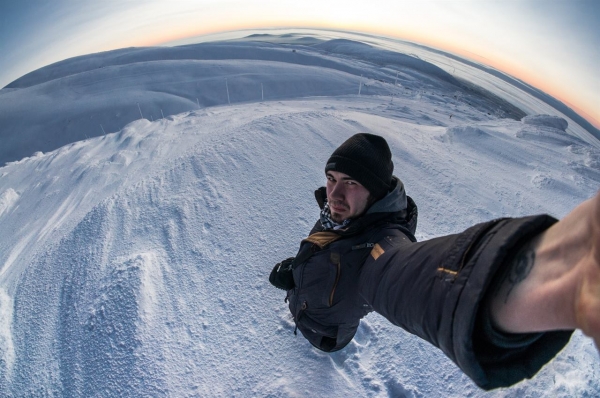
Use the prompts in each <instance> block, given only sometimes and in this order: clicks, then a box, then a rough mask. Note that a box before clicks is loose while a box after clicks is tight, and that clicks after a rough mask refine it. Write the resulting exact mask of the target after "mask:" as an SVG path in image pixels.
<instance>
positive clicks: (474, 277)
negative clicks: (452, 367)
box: [360, 215, 572, 390]
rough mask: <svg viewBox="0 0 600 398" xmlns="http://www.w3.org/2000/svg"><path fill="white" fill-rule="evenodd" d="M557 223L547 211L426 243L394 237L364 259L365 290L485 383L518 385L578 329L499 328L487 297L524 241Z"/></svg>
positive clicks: (380, 308)
mask: <svg viewBox="0 0 600 398" xmlns="http://www.w3.org/2000/svg"><path fill="white" fill-rule="evenodd" d="M555 222H556V219H554V218H552V217H550V216H546V215H540V216H532V217H524V218H516V219H500V220H494V221H490V222H487V223H482V224H478V225H475V226H473V227H471V228H469V229H467V230H466V231H464V232H462V233H460V234H455V235H449V236H445V237H440V238H435V239H431V240H429V241H425V242H419V243H411V242H408V240H406V239H399V238H392V237H386V238H385V239H383V240H382V241H380V242H379V243H378V244H377V245H376V246H375V248H374V249H373V250H372V252H371V255H370V256H369V257H368V259H367V261H366V262H365V264H364V267H363V270H362V272H361V276H360V293H361V295H362V296H363V298H364V299H365V300H366V302H367V303H369V304H370V305H371V306H372V307H373V309H374V310H375V311H376V312H378V313H380V314H381V315H383V316H384V317H386V318H387V319H388V320H389V321H390V322H392V323H393V324H395V325H397V326H400V327H402V328H404V329H405V330H407V331H408V332H410V333H413V334H415V335H417V336H419V337H421V338H423V339H425V340H427V341H429V342H430V343H432V344H433V345H435V346H436V347H438V348H440V349H441V350H442V351H443V352H444V353H445V354H446V355H447V356H448V357H449V358H450V359H452V360H453V361H454V362H455V363H456V364H457V365H458V366H459V367H460V368H461V369H462V371H463V372H465V374H467V375H468V376H469V377H470V378H471V379H472V380H473V381H474V382H475V383H476V384H477V385H478V386H479V387H481V388H483V389H486V390H489V389H493V388H498V387H504V386H509V385H512V384H514V383H517V382H518V381H521V380H523V379H525V378H530V377H532V376H533V375H535V374H536V373H537V372H538V371H539V370H540V369H541V367H542V366H543V365H544V364H546V363H547V362H548V361H549V360H551V359H552V358H553V357H554V356H555V355H556V354H557V353H558V352H559V351H560V350H561V349H562V348H563V347H564V346H565V345H566V344H567V342H568V341H569V339H570V336H571V333H572V331H566V332H565V331H560V332H547V333H535V334H525V335H511V334H502V333H500V334H498V333H496V331H493V330H492V329H491V328H490V327H489V322H488V321H489V319H488V318H489V316H488V314H487V313H486V312H485V311H483V306H481V303H482V302H483V301H484V300H485V294H486V292H487V291H488V289H489V288H490V286H491V285H492V284H493V282H494V275H495V274H496V273H497V272H498V271H499V270H500V269H501V268H502V267H503V265H504V264H506V263H507V261H509V260H510V259H511V257H512V256H513V255H514V253H516V251H517V250H518V249H519V248H520V247H521V245H523V244H524V243H526V242H527V241H529V240H530V239H532V238H533V237H535V236H536V235H538V234H540V233H542V232H543V231H545V230H546V229H547V228H549V227H550V226H551V225H552V224H553V223H555ZM490 353H491V354H490Z"/></svg>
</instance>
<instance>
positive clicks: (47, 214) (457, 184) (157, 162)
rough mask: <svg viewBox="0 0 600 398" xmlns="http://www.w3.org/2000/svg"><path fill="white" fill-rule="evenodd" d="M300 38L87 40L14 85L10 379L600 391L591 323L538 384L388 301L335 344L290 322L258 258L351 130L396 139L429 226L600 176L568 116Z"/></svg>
mask: <svg viewBox="0 0 600 398" xmlns="http://www.w3.org/2000/svg"><path fill="white" fill-rule="evenodd" d="M262 38H263V39H264V37H262ZM255 39H256V38H255ZM277 39H279V40H280V38H277ZM297 39H298V41H299V42H301V43H304V44H295V45H289V44H282V43H278V42H277V40H273V43H264V42H256V41H247V42H243V41H238V42H231V43H213V44H207V45H206V46H205V47H204V48H203V51H204V53H203V54H204V55H203V57H202V59H190V58H186V57H184V56H183V55H182V56H181V57H180V58H181V59H180V60H177V61H175V60H172V59H168V60H167V59H165V60H156V59H155V58H156V57H157V56H158V57H160V55H161V54H167V53H168V51H171V49H126V50H120V51H118V52H111V53H102V54H95V55H91V56H88V57H79V58H77V59H74V60H67V61H64V62H63V63H59V64H57V65H55V66H49V67H47V69H46V70H44V69H42V70H40V71H37V72H35V73H34V74H32V75H31V76H29V77H27V76H26V77H24V78H23V80H22V81H21V83H22V84H20V85H19V84H14V85H13V87H12V88H11V89H10V90H8V91H6V92H5V90H2V91H0V114H1V115H2V116H1V120H2V124H1V125H2V131H1V134H2V138H3V147H2V148H3V152H2V156H3V158H4V159H5V161H8V163H7V164H6V165H5V166H4V167H1V168H0V225H2V228H1V229H0V395H1V396H7V397H31V396H40V397H42V396H43V397H46V396H69V397H77V396H81V397H120V396H136V397H137V396H153V397H160V396H172V397H192V396H202V397H204V396H210V397H231V396H239V397H246V396H272V397H276V396H281V397H284V396H285V397H288V396H314V397H321V396H327V397H331V396H334V397H347V396H365V397H429V396H445V397H465V396H469V397H481V396H486V397H487V396H493V397H513V396H540V397H573V396H581V397H584V396H588V397H592V396H598V395H599V394H600V382H599V380H600V366H599V358H598V352H597V351H596V349H595V347H594V345H593V343H592V341H591V340H590V339H588V338H586V337H584V336H583V335H582V334H581V333H579V332H577V333H575V335H574V336H573V338H572V339H571V342H570V343H569V344H568V346H567V347H566V348H565V349H564V350H563V351H562V352H561V353H560V354H559V355H558V357H557V358H556V359H555V360H553V361H552V362H551V363H549V364H548V365H547V366H546V367H545V368H543V369H542V371H541V372H540V373H539V374H538V375H536V376H535V377H534V378H533V379H532V380H528V381H524V382H522V383H519V384H518V385H516V386H513V387H510V388H506V389H500V390H496V391H493V392H491V393H484V392H483V391H481V390H479V389H478V388H477V387H476V386H475V385H474V384H473V383H472V382H471V381H470V380H469V379H468V378H467V377H466V376H464V375H463V374H462V373H461V371H460V370H458V368H457V367H456V366H455V365H454V364H453V363H452V362H451V361H450V360H448V359H447V358H446V357H444V355H443V354H442V353H441V352H440V351H438V350H437V349H435V348H434V347H432V346H430V345H429V344H427V343H425V342H424V341H422V340H420V339H418V338H417V337H415V336H412V335H410V334H408V333H406V332H404V331H403V330H401V329H399V328H397V327H395V326H393V325H391V324H389V322H387V321H386V320H385V319H384V318H382V317H381V316H378V315H377V314H371V315H369V316H367V317H366V318H365V319H364V320H363V321H362V323H361V325H360V327H359V330H358V333H357V335H356V337H355V339H354V340H353V341H352V342H351V343H350V344H349V345H348V346H347V347H346V348H345V349H343V350H341V351H339V352H336V353H333V354H325V353H322V352H319V351H317V350H315V349H314V348H312V347H311V346H310V344H309V343H308V342H307V341H305V340H304V339H303V338H302V337H301V336H294V334H293V330H294V324H293V321H292V319H291V317H290V314H289V311H288V310H287V307H286V304H285V303H284V301H283V299H284V294H283V293H282V292H281V291H280V290H277V289H275V288H273V287H272V286H271V285H270V284H269V282H268V274H269V272H270V270H271V268H272V266H273V265H274V264H275V263H276V262H278V261H280V260H282V259H284V258H286V257H289V256H292V255H294V254H295V251H296V250H297V247H298V244H299V241H300V240H301V239H302V238H303V237H304V236H305V235H306V234H307V233H308V231H309V230H310V228H311V227H312V225H313V223H314V221H315V219H316V217H317V216H318V208H317V205H316V203H315V202H314V198H313V193H312V192H313V190H314V189H315V188H317V187H318V186H320V185H322V184H323V182H324V175H323V167H324V163H325V161H326V159H327V158H328V156H329V155H330V154H331V152H332V151H333V150H334V149H335V148H336V147H337V146H338V145H339V144H340V143H341V142H343V141H344V140H345V139H346V138H348V137H349V136H351V135H352V134H355V133H359V132H370V133H375V134H379V135H382V136H384V137H385V138H386V139H387V140H388V142H389V144H390V146H391V149H392V153H393V159H394V163H395V174H396V175H397V176H398V177H400V178H401V179H402V180H403V182H404V184H405V186H406V189H407V191H408V194H409V195H411V196H412V197H413V198H414V199H415V201H416V202H417V204H418V206H419V214H420V220H419V227H418V230H417V238H418V239H419V240H424V239H429V238H432V237H435V236H441V235H444V234H449V233H455V232H459V231H461V230H463V229H465V228H467V227H469V226H471V225H472V224H474V223H478V222H482V221H486V220H489V219H491V218H496V217H503V216H522V215H528V214H534V213H542V212H544V213H550V214H552V215H554V216H556V217H562V216H564V215H565V214H567V213H568V212H569V211H570V210H571V209H572V208H573V207H575V206H576V205H577V204H578V203H580V202H581V201H583V200H585V199H587V198H589V197H591V196H593V195H594V193H595V192H596V191H597V190H598V187H599V186H600V150H599V149H598V146H597V145H594V144H590V143H589V142H587V141H586V140H584V139H582V138H581V137H580V136H578V135H577V134H574V133H572V131H573V130H572V129H573V128H577V127H576V126H571V123H570V122H569V123H568V124H569V126H568V128H567V121H566V120H565V118H563V117H562V116H560V114H559V113H558V112H556V113H555V116H547V115H537V116H535V115H530V116H528V117H526V118H525V119H523V120H522V121H521V120H520V117H519V118H517V117H514V118H510V117H509V118H500V117H499V116H498V114H496V113H494V112H493V111H492V110H493V109H494V108H495V107H499V106H505V103H504V102H503V101H499V102H497V103H495V102H494V98H499V97H494V95H499V94H500V93H493V94H494V95H488V94H482V91H476V90H467V89H465V88H464V86H463V85H462V83H460V82H457V81H455V80H454V79H453V78H452V76H451V75H448V74H444V73H442V72H441V71H440V70H439V68H437V67H435V66H433V65H431V66H430V67H428V68H425V69H419V68H416V69H413V68H412V66H411V65H410V63H404V64H403V65H404V66H403V68H404V69H402V68H401V67H400V64H396V65H394V67H392V66H390V65H388V64H387V62H392V61H386V65H382V64H381V63H379V60H381V59H386V60H389V59H400V60H402V59H404V57H407V55H405V54H398V55H397V57H396V58H394V57H393V56H391V55H390V54H388V53H380V54H377V50H376V49H375V47H372V46H366V45H365V44H364V43H353V42H350V41H344V42H339V41H338V42H332V43H327V42H325V41H322V40H321V41H316V42H315V41H314V40H308V39H306V40H304V39H302V38H297ZM307 43H308V44H307ZM315 43H318V46H315V47H317V48H316V49H315V48H313V47H312V46H313V45H314V44H315ZM198 48H202V47H197V46H185V47H183V48H179V49H175V50H173V51H175V52H177V51H181V52H182V54H183V53H184V52H185V51H188V52H190V51H191V52H192V53H194V52H195V51H196V50H197V49H198ZM293 50H295V52H294V51H293ZM325 50H326V51H325ZM338 50H339V51H342V50H343V52H339V53H336V52H334V51H338ZM382 51H383V50H382ZM261 52H262V53H261ZM388 52H389V51H388ZM148 54H154V55H153V56H152V57H150V56H149V55H148ZM257 54H258V55H257ZM260 54H263V55H260ZM264 54H268V57H267V56H266V55H264ZM264 58H269V59H264ZM115 60H121V61H122V62H120V63H119V62H116V61H115ZM123 60H124V61H123ZM371 60H373V61H372V62H371ZM105 61H106V66H105V67H104V68H102V67H100V68H98V67H96V65H101V64H103V62H105ZM109 61H110V62H109ZM376 61H377V62H376ZM398 62H400V61H398ZM414 62H416V61H414ZM82 65H83V66H82ZM407 65H408V66H407ZM90 66H94V67H93V68H91V67H90ZM334 66H335V67H334ZM336 68H337V69H336ZM397 72H398V73H397ZM361 74H362V75H363V78H362V79H361V77H360V75H361ZM397 74H398V81H397V82H394V79H395V78H396V75H397ZM378 78H380V80H381V81H380V80H377V79H378ZM225 79H227V85H228V86H227V88H228V89H229V90H230V91H229V95H230V100H229V101H227V98H226V95H227V92H226V86H225ZM261 83H262V84H263V88H264V89H265V95H264V100H262V98H261V96H260V95H261V91H260V85H261ZM201 84H205V85H204V86H202V87H203V88H202V90H200V91H197V89H196V88H195V87H199V85H201ZM267 88H268V89H267ZM359 89H360V90H361V95H358V91H359ZM195 90H196V91H195ZM267 92H268V95H267ZM200 93H202V94H200ZM457 93H458V94H457ZM512 95H515V94H514V92H513V94H512ZM196 97H197V98H198V100H199V101H198V104H196V107H195V108H196V109H194V110H190V109H191V108H193V106H190V105H194V104H193V103H194V102H195V101H194V100H195V99H196ZM217 99H218V101H217ZM533 101H534V100H533V99H531V98H530V97H528V96H527V94H525V93H524V94H523V102H529V103H533ZM136 102H138V103H139V105H140V109H141V111H142V113H143V118H141V117H139V115H138V117H137V119H140V120H135V121H133V122H130V120H127V119H126V117H125V115H127V114H129V113H132V114H135V113H136V112H138V108H137V106H135V105H136ZM23 104H29V109H28V110H24V109H23ZM197 105H200V106H199V107H198V106H197ZM186 107H187V108H186ZM540 107H543V106H542V105H540ZM126 108H127V109H126ZM129 108H133V110H131V109H129ZM505 109H507V108H505ZM160 110H162V111H163V112H164V113H165V115H164V118H163V117H159V115H161V113H160ZM165 110H167V112H168V114H167V112H165ZM511 112H514V115H516V114H517V113H518V110H516V109H514V110H511ZM84 114H85V115H86V116H85V117H84V116H81V115H84ZM115 114H119V115H122V116H115V117H114V119H118V118H119V117H121V119H118V120H122V121H127V125H126V126H125V127H122V126H118V123H117V122H115V123H114V124H112V125H111V124H110V123H111V122H110V121H109V120H111V117H113V116H112V115H115ZM90 115H92V116H93V117H92V116H90ZM503 115H506V114H503ZM161 116H162V115H161ZM133 117H134V118H135V116H133ZM150 118H151V119H152V120H148V119H150ZM99 119H101V120H103V123H102V124H103V127H104V129H106V133H107V134H103V132H102V130H101V129H100V127H99V126H98V125H95V122H96V121H97V120H99ZM68 120H70V121H71V124H70V125H71V127H68V126H67V125H68V123H67V121H68ZM111 126H112V127H111ZM92 130H93V131H92ZM99 131H100V132H99ZM86 136H87V137H88V138H87V139H86ZM5 140H6V141H5ZM5 143H6V144H5ZM4 148H9V149H6V150H4ZM24 151H29V152H28V154H32V153H33V155H32V156H30V157H22V154H23V152H24ZM17 154H20V155H19V156H21V157H16V156H17Z"/></svg>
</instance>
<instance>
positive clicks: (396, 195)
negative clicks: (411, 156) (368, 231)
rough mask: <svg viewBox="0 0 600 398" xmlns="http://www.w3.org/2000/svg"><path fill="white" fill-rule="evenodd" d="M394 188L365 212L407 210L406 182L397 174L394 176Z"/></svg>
mask: <svg viewBox="0 0 600 398" xmlns="http://www.w3.org/2000/svg"><path fill="white" fill-rule="evenodd" d="M392 187H393V188H392V190H391V191H389V192H388V193H387V195H385V196H384V197H383V198H381V199H379V200H378V201H377V202H375V203H373V205H371V207H369V210H367V212H366V213H365V214H372V213H397V212H399V211H403V210H406V208H407V206H408V203H407V199H406V191H405V190H404V184H403V183H402V181H400V179H399V178H398V177H396V176H392Z"/></svg>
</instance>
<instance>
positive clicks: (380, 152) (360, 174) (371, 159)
mask: <svg viewBox="0 0 600 398" xmlns="http://www.w3.org/2000/svg"><path fill="white" fill-rule="evenodd" d="M328 171H337V172H340V173H344V174H348V175H349V176H350V177H352V178H353V179H355V180H356V181H358V182H360V183H361V184H362V185H363V186H364V187H365V188H367V190H368V191H369V192H370V193H371V195H373V196H374V197H375V198H376V199H380V198H382V197H383V196H385V194H386V193H387V192H388V191H389V189H390V186H391V183H392V173H393V172H394V163H392V152H391V151H390V147H389V146H388V144H387V142H386V141H385V139H384V138H383V137H380V136H378V135H373V134H366V133H361V134H355V135H353V136H352V137H350V138H348V139H347V140H346V141H345V142H344V143H343V144H342V145H340V146H339V148H337V149H336V150H335V151H334V152H333V154H332V155H331V157H330V158H329V160H328V161H327V165H326V166H325V173H327V172H328Z"/></svg>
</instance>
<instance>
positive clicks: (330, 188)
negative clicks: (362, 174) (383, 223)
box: [327, 171, 370, 223]
mask: <svg viewBox="0 0 600 398" xmlns="http://www.w3.org/2000/svg"><path fill="white" fill-rule="evenodd" d="M369 196H370V195H369V191H367V188H365V187H364V186H362V185H361V184H360V183H359V182H358V181H356V180H355V179H353V178H352V177H350V176H349V175H347V174H344V173H340V172H338V171H328V172H327V202H328V203H329V210H330V211H331V219H332V220H333V221H335V222H337V223H341V222H342V221H344V220H347V219H349V218H356V217H358V216H360V215H362V214H363V213H364V212H365V210H366V209H367V205H368V203H369Z"/></svg>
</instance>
